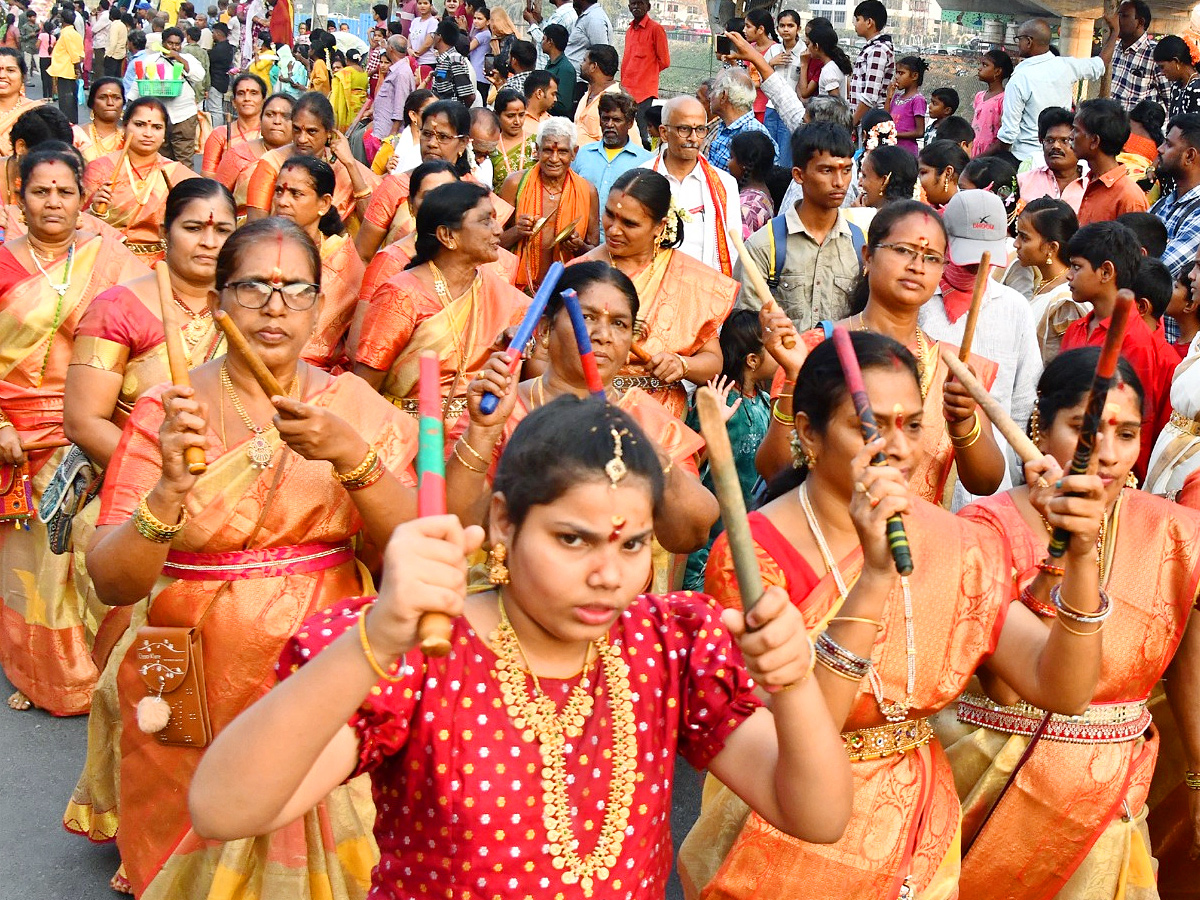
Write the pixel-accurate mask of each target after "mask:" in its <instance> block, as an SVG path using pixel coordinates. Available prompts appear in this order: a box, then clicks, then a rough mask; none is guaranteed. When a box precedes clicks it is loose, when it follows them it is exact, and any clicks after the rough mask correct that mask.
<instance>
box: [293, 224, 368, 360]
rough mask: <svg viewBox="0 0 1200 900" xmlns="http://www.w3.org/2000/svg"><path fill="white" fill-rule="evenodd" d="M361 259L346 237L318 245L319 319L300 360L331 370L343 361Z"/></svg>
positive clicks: (338, 236) (362, 268)
mask: <svg viewBox="0 0 1200 900" xmlns="http://www.w3.org/2000/svg"><path fill="white" fill-rule="evenodd" d="M365 268H366V267H365V266H364V265H363V261H362V258H361V257H360V256H359V255H358V250H356V249H355V247H354V241H353V240H351V239H350V237H349V235H346V234H336V235H332V236H330V237H327V238H325V240H323V241H322V242H321V294H322V295H323V296H324V298H325V299H324V302H323V303H322V304H321V315H320V318H318V319H317V326H316V328H314V329H313V335H312V337H311V338H309V339H308V343H307V344H306V345H305V346H304V352H303V353H301V354H300V356H301V358H302V359H303V360H304V361H305V362H307V363H312V365H314V366H317V367H318V368H321V369H326V370H332V369H333V368H334V367H335V366H337V365H340V364H341V363H342V362H343V361H344V358H345V337H346V332H347V331H348V330H349V328H350V320H351V319H353V318H354V308H355V306H356V305H357V303H358V292H359V288H360V287H361V286H362V279H363V272H364V271H365Z"/></svg>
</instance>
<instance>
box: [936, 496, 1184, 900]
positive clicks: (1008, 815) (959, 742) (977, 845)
mask: <svg viewBox="0 0 1200 900" xmlns="http://www.w3.org/2000/svg"><path fill="white" fill-rule="evenodd" d="M963 515H964V516H966V517H970V518H974V519H976V520H978V521H980V522H983V523H985V524H987V525H988V526H989V527H991V528H993V529H994V530H996V531H997V532H998V533H1000V534H1011V535H1013V537H1012V538H1010V540H1011V541H1012V543H1013V547H1014V550H1015V551H1016V553H1017V555H1016V558H1015V561H1016V566H1017V571H1018V573H1022V572H1023V573H1025V574H1024V575H1019V576H1018V577H1019V578H1021V579H1022V580H1024V579H1030V580H1031V578H1032V574H1033V573H1034V572H1036V569H1035V568H1034V566H1035V565H1036V563H1037V561H1038V560H1040V559H1041V557H1042V555H1043V554H1044V552H1045V551H1044V545H1045V535H1037V536H1036V537H1033V538H1032V539H1030V540H1025V539H1024V536H1025V535H1029V534H1030V533H1031V532H1030V529H1029V527H1028V526H1027V525H1025V524H1024V522H1023V520H1021V517H1020V514H1019V512H1018V511H1017V509H1016V507H1015V506H1014V505H1013V503H1012V500H1011V499H1010V498H1009V496H1008V495H1007V494H1004V495H999V496H996V497H989V498H987V499H985V500H981V501H977V502H976V503H974V504H972V505H971V506H969V507H967V508H966V509H965V510H964V511H963ZM1115 534H1116V546H1115V548H1114V550H1113V554H1112V561H1111V563H1110V575H1109V578H1108V582H1107V585H1106V590H1107V592H1108V594H1109V595H1110V597H1111V598H1112V602H1113V606H1114V612H1113V614H1112V616H1111V618H1110V619H1109V620H1108V622H1107V624H1106V626H1105V632H1104V655H1103V659H1102V662H1101V670H1100V683H1099V684H1098V685H1097V688H1096V694H1095V697H1094V700H1093V705H1092V707H1091V708H1090V709H1089V712H1088V717H1089V718H1096V717H1100V718H1104V713H1105V711H1106V710H1111V709H1116V710H1119V709H1120V708H1121V707H1122V705H1124V706H1128V707H1129V709H1130V713H1129V715H1130V716H1132V714H1133V710H1134V708H1135V707H1137V706H1139V705H1140V704H1141V703H1144V701H1145V700H1146V699H1147V698H1148V697H1149V695H1150V693H1151V691H1152V690H1153V689H1154V686H1155V685H1156V684H1157V682H1158V681H1159V679H1160V678H1161V676H1162V673H1163V672H1164V671H1165V669H1166V667H1167V665H1168V664H1169V663H1170V661H1171V659H1172V657H1173V656H1174V654H1175V651H1176V649H1177V648H1178V645H1179V641H1180V640H1181V638H1182V636H1183V631H1184V628H1185V627H1186V624H1187V620H1188V617H1189V615H1190V612H1191V609H1192V607H1193V603H1194V601H1195V598H1196V590H1197V585H1198V584H1200V516H1197V515H1196V514H1195V513H1193V512H1191V511H1190V510H1186V509H1182V508H1181V507H1179V506H1177V505H1176V504H1173V503H1169V502H1167V501H1164V500H1162V499H1161V498H1158V497H1154V496H1151V495H1149V494H1146V493H1144V492H1142V491H1137V490H1126V491H1125V492H1124V496H1123V498H1122V501H1121V507H1120V511H1119V517H1118V520H1117V522H1116V526H1115ZM1147 560H1154V561H1155V565H1153V566H1148V565H1147V564H1146V561H1147ZM987 713H988V709H987V703H986V701H979V702H978V703H976V704H975V705H974V706H970V705H966V706H963V707H962V708H961V709H960V711H959V719H960V723H959V725H958V727H957V730H956V731H955V732H953V733H952V734H951V733H947V735H946V737H947V740H948V743H947V754H948V756H949V758H950V760H951V763H952V765H953V766H954V770H955V777H956V780H957V782H958V786H959V794H960V797H961V798H962V808H963V833H964V836H965V838H966V839H967V840H968V842H969V841H971V840H973V845H972V846H971V849H970V852H969V853H968V854H967V856H966V857H965V859H964V860H963V869H962V881H961V884H962V890H963V896H964V897H971V896H987V897H989V898H991V897H995V898H998V900H1049V898H1054V897H1058V898H1063V900H1091V898H1104V900H1108V898H1110V897H1116V896H1121V895H1120V894H1118V893H1117V891H1118V885H1123V888H1121V890H1123V891H1124V894H1123V896H1124V897H1125V898H1126V900H1133V898H1142V897H1145V898H1156V897H1157V896H1158V895H1157V892H1156V891H1154V889H1153V884H1154V879H1153V870H1152V863H1151V862H1150V855H1149V847H1148V845H1147V843H1146V837H1145V833H1146V832H1145V827H1144V824H1143V822H1142V819H1143V818H1144V815H1142V814H1141V812H1142V810H1143V807H1144V806H1145V803H1146V798H1147V795H1148V792H1149V787H1150V780H1151V776H1152V774H1153V771H1154V766H1155V760H1156V758H1157V754H1158V747H1159V737H1158V731H1157V729H1156V728H1155V727H1154V726H1151V727H1150V728H1149V729H1148V730H1147V731H1146V732H1145V734H1144V735H1143V734H1142V732H1141V731H1140V730H1139V731H1138V732H1137V733H1136V734H1132V735H1130V734H1128V733H1127V732H1128V730H1129V729H1122V728H1120V727H1106V728H1101V729H1095V728H1093V729H1092V731H1093V732H1094V733H1095V734H1096V735H1098V736H1097V737H1093V738H1092V739H1090V740H1088V741H1083V740H1081V739H1079V738H1077V737H1074V738H1073V737H1071V736H1070V734H1068V736H1067V737H1063V738H1058V737H1056V734H1054V733H1050V732H1048V736H1047V737H1043V738H1042V741H1041V742H1040V743H1039V744H1038V746H1037V747H1036V749H1035V750H1034V752H1033V754H1032V755H1031V756H1030V758H1029V760H1028V762H1026V764H1025V765H1024V766H1023V767H1022V768H1021V771H1020V772H1019V773H1018V775H1017V779H1016V781H1015V782H1014V783H1013V786H1012V788H1010V789H1009V790H1008V791H1007V792H1006V793H1005V794H1004V796H1003V798H1002V799H1001V800H1000V804H999V806H996V808H995V811H994V812H993V813H992V815H991V818H989V819H988V820H987V824H986V825H983V826H982V830H980V828H981V825H982V823H983V820H984V818H985V816H986V815H987V812H988V810H989V809H991V808H992V806H993V805H994V804H995V801H996V798H997V797H998V796H999V795H1000V791H1001V790H1002V788H1003V785H1004V784H1005V783H1006V782H1007V780H1008V777H1009V774H1010V773H1011V771H1012V768H1013V766H1014V764H1015V762H1016V760H1017V758H1019V757H1020V755H1021V753H1022V752H1023V751H1024V749H1025V748H1026V746H1028V743H1029V739H1028V737H1027V736H1025V735H1022V734H1019V733H1014V732H1015V731H1016V729H1014V728H1012V727H1011V726H1008V725H1007V719H1005V718H1004V717H1003V716H1001V718H1002V719H1003V720H1004V721H1002V722H1001V724H1000V725H999V726H997V728H985V727H976V726H973V725H969V724H967V723H968V722H975V721H979V720H981V717H982V720H988V721H990V719H989V718H988V716H987ZM1138 721H1141V720H1140V719H1139V720H1138ZM1052 731H1053V729H1052ZM1104 733H1111V736H1110V737H1107V738H1105V739H1103V740H1102V739H1100V737H1103V736H1104ZM951 738H953V739H952V740H951ZM981 891H982V892H983V893H980V892H981Z"/></svg>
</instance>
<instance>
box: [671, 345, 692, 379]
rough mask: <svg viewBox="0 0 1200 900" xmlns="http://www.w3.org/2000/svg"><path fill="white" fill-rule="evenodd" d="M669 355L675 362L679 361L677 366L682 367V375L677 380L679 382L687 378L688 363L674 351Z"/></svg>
mask: <svg viewBox="0 0 1200 900" xmlns="http://www.w3.org/2000/svg"><path fill="white" fill-rule="evenodd" d="M671 355H672V356H673V357H675V358H676V359H677V360H679V364H680V365H681V366H683V375H682V376H681V377H680V379H679V380H680V381H682V380H683V379H684V378H687V373H688V362H687V360H686V359H684V358H683V357H682V356H680V355H679V354H678V353H675V352H674V351H672V352H671Z"/></svg>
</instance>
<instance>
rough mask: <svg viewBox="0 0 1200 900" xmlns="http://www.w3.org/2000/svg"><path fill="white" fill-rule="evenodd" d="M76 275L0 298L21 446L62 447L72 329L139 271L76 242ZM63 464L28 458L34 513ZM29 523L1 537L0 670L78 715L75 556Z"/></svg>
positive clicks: (97, 241)
mask: <svg viewBox="0 0 1200 900" xmlns="http://www.w3.org/2000/svg"><path fill="white" fill-rule="evenodd" d="M2 252H3V253H4V255H5V256H9V252H8V251H7V250H4V251H2ZM12 263H13V265H18V264H17V263H16V262H15V260H12ZM72 266H73V272H72V278H71V281H70V284H69V285H68V287H67V289H66V291H65V293H64V294H63V296H62V298H61V301H60V298H59V296H58V294H57V293H56V292H55V291H54V290H52V289H51V288H50V286H49V280H48V279H47V278H46V277H43V276H42V275H41V274H40V273H37V274H33V275H30V276H28V277H26V278H24V279H22V280H19V281H17V282H16V283H14V284H11V285H9V286H8V287H7V288H5V289H4V290H3V291H2V293H0V410H3V411H4V414H5V415H6V416H7V417H8V418H9V420H10V421H11V422H12V423H13V425H14V427H15V428H16V430H17V433H18V434H19V435H20V437H21V442H22V443H26V444H28V443H31V442H33V441H53V442H58V441H61V442H62V445H63V447H65V446H66V437H65V436H64V434H63V430H62V417H63V384H64V381H65V379H66V372H67V365H68V363H69V362H70V360H71V354H72V352H73V347H74V333H75V327H76V325H77V324H78V323H79V319H80V317H81V316H82V315H83V313H84V311H85V310H86V309H87V306H88V304H89V303H91V301H92V299H93V298H94V297H95V296H96V295H97V294H99V293H101V292H102V291H104V290H106V289H107V288H109V287H112V285H114V284H115V283H117V282H118V281H121V280H124V279H125V278H128V277H131V276H133V275H136V274H138V273H139V271H140V270H141V265H140V264H139V263H138V262H137V260H135V259H134V258H133V256H132V254H130V253H129V252H128V251H126V250H125V249H123V248H122V247H121V244H120V242H119V241H118V240H116V239H115V238H113V237H112V236H104V237H100V236H92V237H90V238H88V239H87V240H82V241H80V242H79V245H78V247H77V249H76V251H75V259H74V262H73V264H72ZM65 270H66V257H62V258H60V259H58V260H56V261H55V262H54V263H53V264H52V265H51V266H49V267H48V268H47V273H48V276H49V278H52V279H54V283H56V284H58V283H60V282H62V281H63V279H64V273H65ZM64 455H65V450H63V449H57V450H38V451H35V452H33V453H31V454H29V463H30V478H31V480H32V483H33V499H34V505H35V507H36V505H37V503H38V501H39V500H40V498H41V494H42V491H43V490H45V487H46V485H47V483H48V482H49V480H50V478H51V476H52V475H53V474H54V470H55V469H56V468H57V466H58V463H59V462H60V461H61V459H62V457H63V456H64ZM25 521H26V523H27V524H28V526H29V527H28V528H25V527H21V528H13V527H12V526H11V525H9V526H7V527H4V528H0V599H2V601H3V602H2V604H0V665H3V667H4V671H5V674H7V676H8V678H9V680H10V681H12V683H13V685H14V686H15V687H16V688H17V689H18V690H20V691H21V692H22V693H24V694H25V695H26V696H27V697H29V699H30V700H32V701H33V703H34V704H35V705H36V706H39V707H41V708H42V709H45V710H47V711H49V712H51V713H54V714H55V715H63V716H68V715H78V714H79V713H83V712H86V711H87V708H88V703H89V702H90V700H91V694H92V685H93V684H94V682H95V680H96V675H97V672H96V667H95V665H94V664H93V663H92V658H91V646H90V641H91V637H92V634H91V633H89V631H88V629H87V628H86V626H85V621H84V609H83V605H84V604H83V601H82V599H81V598H80V596H79V595H78V594H77V592H76V590H75V586H74V582H73V578H72V571H71V569H72V565H71V556H70V555H69V554H63V555H62V556H56V555H55V554H53V553H51V552H50V546H49V539H48V537H47V534H46V527H45V526H44V525H42V524H41V523H40V522H39V521H38V520H37V518H36V517H34V518H31V519H27V520H25Z"/></svg>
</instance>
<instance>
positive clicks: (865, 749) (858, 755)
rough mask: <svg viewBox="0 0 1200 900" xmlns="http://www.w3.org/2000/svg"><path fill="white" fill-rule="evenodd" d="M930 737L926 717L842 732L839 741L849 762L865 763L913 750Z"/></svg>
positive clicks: (926, 742)
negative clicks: (843, 746) (844, 747)
mask: <svg viewBox="0 0 1200 900" xmlns="http://www.w3.org/2000/svg"><path fill="white" fill-rule="evenodd" d="M932 739H933V726H932V725H930V724H929V720H928V719H911V720H909V721H907V722H897V723H895V724H894V725H879V726H877V727H875V728H860V729H859V730H858V731H843V732H842V742H843V743H844V744H845V745H846V755H847V756H849V757H850V762H867V761H869V760H872V759H883V758H884V757H885V756H894V755H897V754H900V753H906V752H908V751H909V750H915V749H917V748H918V747H921V746H923V745H925V744H928V743H929V742H930V741H931V740H932Z"/></svg>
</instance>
